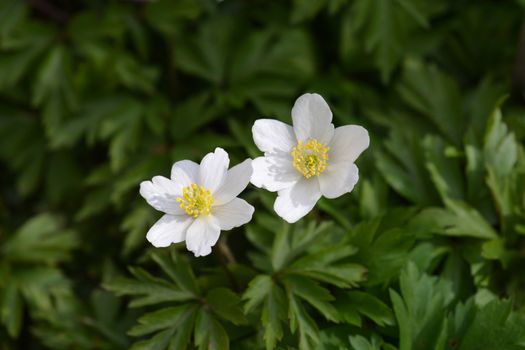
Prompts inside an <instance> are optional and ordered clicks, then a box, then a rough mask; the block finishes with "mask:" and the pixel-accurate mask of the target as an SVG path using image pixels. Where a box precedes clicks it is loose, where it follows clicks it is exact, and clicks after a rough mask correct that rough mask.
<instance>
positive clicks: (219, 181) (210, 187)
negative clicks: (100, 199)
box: [140, 148, 254, 256]
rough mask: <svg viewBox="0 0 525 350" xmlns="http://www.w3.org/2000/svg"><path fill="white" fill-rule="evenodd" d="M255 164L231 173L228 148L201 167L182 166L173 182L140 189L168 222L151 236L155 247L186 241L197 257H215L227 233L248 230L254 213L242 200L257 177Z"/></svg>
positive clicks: (211, 155) (151, 183)
mask: <svg viewBox="0 0 525 350" xmlns="http://www.w3.org/2000/svg"><path fill="white" fill-rule="evenodd" d="M251 162H252V161H251V159H246V160H245V161H244V162H242V163H240V164H238V165H236V166H234V167H233V168H231V169H230V170H228V166H229V163H230V160H229V158H228V154H227V153H226V152H225V151H224V150H223V149H222V148H216V149H215V152H213V153H208V154H207V155H206V156H205V157H204V158H203V159H202V161H201V163H200V164H197V163H195V162H192V161H189V160H182V161H179V162H176V163H175V164H173V167H172V169H171V179H167V178H165V177H163V176H155V177H154V178H153V179H152V180H151V181H143V182H142V183H141V184H140V194H141V195H142V197H144V199H146V201H147V202H148V203H149V205H151V206H152V207H153V208H155V209H157V210H159V211H161V212H164V213H165V214H164V216H162V217H161V218H160V220H159V221H157V222H156V223H155V224H154V225H153V227H151V229H150V230H149V231H148V233H147V235H146V238H147V240H148V241H149V242H151V244H153V245H154V246H155V247H167V246H169V245H170V244H172V243H179V242H182V241H184V240H185V241H186V247H187V248H188V250H190V251H191V252H193V254H195V256H204V255H208V254H210V253H211V247H213V246H214V245H215V243H217V240H218V239H219V236H220V232H221V230H231V229H232V228H234V227H238V226H241V225H244V224H246V223H247V222H249V221H250V220H251V218H252V215H253V212H254V208H253V207H252V206H251V205H250V204H248V203H247V202H246V201H245V200H243V199H240V198H237V196H238V195H239V194H240V193H241V192H242V191H243V190H244V189H245V188H246V186H247V185H248V183H249V182H250V176H251V174H252V166H251Z"/></svg>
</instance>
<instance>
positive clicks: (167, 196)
mask: <svg viewBox="0 0 525 350" xmlns="http://www.w3.org/2000/svg"><path fill="white" fill-rule="evenodd" d="M181 194H182V184H180V183H176V182H173V181H171V180H170V179H167V178H165V177H163V176H155V177H154V178H153V179H151V181H142V182H141V184H140V195H141V196H142V197H144V199H145V200H146V201H147V202H148V204H149V205H151V206H152V207H153V208H155V209H157V210H159V211H162V212H164V213H166V214H173V215H180V214H182V213H184V211H183V210H182V209H181V208H180V207H179V203H178V202H177V197H180V196H181Z"/></svg>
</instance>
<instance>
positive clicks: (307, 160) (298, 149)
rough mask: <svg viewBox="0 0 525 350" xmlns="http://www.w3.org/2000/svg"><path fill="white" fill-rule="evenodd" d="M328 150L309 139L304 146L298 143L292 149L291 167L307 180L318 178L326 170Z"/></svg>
mask: <svg viewBox="0 0 525 350" xmlns="http://www.w3.org/2000/svg"><path fill="white" fill-rule="evenodd" d="M329 149H330V147H328V146H326V145H323V144H322V143H319V142H317V140H316V139H310V140H308V142H307V143H305V144H303V143H302V142H301V141H299V142H297V146H295V147H294V148H293V149H292V157H293V167H294V168H295V169H297V170H298V171H299V172H300V173H301V174H303V175H304V177H306V178H307V179H308V178H310V177H312V176H318V175H319V174H321V173H322V172H323V171H324V170H325V169H326V165H327V164H328V150H329Z"/></svg>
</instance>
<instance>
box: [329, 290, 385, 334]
mask: <svg viewBox="0 0 525 350" xmlns="http://www.w3.org/2000/svg"><path fill="white" fill-rule="evenodd" d="M334 305H335V307H336V309H337V311H338V312H339V314H340V315H341V316H342V318H343V319H344V320H345V321H346V322H348V323H351V324H355V325H357V326H361V317H360V316H359V314H362V315H364V316H366V317H368V318H369V319H371V320H372V321H374V322H375V323H376V324H378V325H379V326H381V327H384V326H393V325H394V324H395V322H394V314H393V313H392V310H391V309H390V308H389V307H388V306H387V305H386V304H385V303H383V302H382V301H381V300H380V299H378V298H376V297H375V296H373V295H372V294H370V293H365V292H360V291H354V292H346V293H340V294H338V295H337V298H336V301H335V303H334Z"/></svg>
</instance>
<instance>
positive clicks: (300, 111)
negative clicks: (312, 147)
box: [292, 94, 334, 144]
mask: <svg viewBox="0 0 525 350" xmlns="http://www.w3.org/2000/svg"><path fill="white" fill-rule="evenodd" d="M292 120H293V129H294V131H295V136H296V137H297V139H298V140H301V141H307V140H308V139H309V138H314V139H316V140H317V141H319V142H320V143H324V144H327V143H328V142H330V140H331V139H332V136H333V134H334V125H333V124H332V111H330V107H328V104H327V103H326V101H325V100H324V99H323V98H322V97H321V95H318V94H304V95H302V96H301V97H299V98H298V99H297V101H295V104H294V106H293V108H292Z"/></svg>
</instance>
